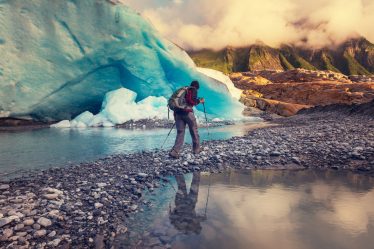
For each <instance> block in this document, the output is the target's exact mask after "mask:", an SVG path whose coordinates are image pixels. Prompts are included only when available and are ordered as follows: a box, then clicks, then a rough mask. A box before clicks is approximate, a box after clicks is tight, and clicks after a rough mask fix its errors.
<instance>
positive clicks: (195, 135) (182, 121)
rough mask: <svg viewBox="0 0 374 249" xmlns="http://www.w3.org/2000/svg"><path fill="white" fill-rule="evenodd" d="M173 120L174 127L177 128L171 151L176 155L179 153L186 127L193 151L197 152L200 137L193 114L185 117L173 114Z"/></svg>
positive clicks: (190, 113)
mask: <svg viewBox="0 0 374 249" xmlns="http://www.w3.org/2000/svg"><path fill="white" fill-rule="evenodd" d="M174 118H175V125H176V127H177V138H176V139H175V145H174V147H173V150H174V151H175V152H177V153H179V152H180V151H181V149H182V147H183V144H184V133H185V130H186V125H188V128H189V130H190V134H191V138H192V145H193V151H194V152H198V151H199V149H200V137H199V132H198V130H197V123H196V117H195V115H194V114H193V112H189V113H188V114H185V115H183V114H182V115H180V114H175V115H174Z"/></svg>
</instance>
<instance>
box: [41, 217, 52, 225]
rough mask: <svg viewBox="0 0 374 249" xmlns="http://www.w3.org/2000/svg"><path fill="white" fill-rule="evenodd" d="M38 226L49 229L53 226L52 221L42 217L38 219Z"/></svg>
mask: <svg viewBox="0 0 374 249" xmlns="http://www.w3.org/2000/svg"><path fill="white" fill-rule="evenodd" d="M38 224H40V225H42V226H43V227H49V226H50V225H52V221H51V220H50V219H47V218H44V217H40V218H39V219H38Z"/></svg>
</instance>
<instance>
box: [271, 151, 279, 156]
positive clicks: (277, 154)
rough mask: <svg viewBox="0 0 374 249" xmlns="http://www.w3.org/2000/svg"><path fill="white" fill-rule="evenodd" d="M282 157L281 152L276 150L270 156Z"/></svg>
mask: <svg viewBox="0 0 374 249" xmlns="http://www.w3.org/2000/svg"><path fill="white" fill-rule="evenodd" d="M280 155H281V153H280V152H279V151H276V150H275V151H273V152H271V153H270V156H280Z"/></svg>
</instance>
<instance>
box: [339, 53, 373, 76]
mask: <svg viewBox="0 0 374 249" xmlns="http://www.w3.org/2000/svg"><path fill="white" fill-rule="evenodd" d="M343 57H344V59H346V63H347V69H348V74H350V75H369V74H370V72H369V71H368V70H367V69H366V68H364V67H363V66H362V65H361V64H360V63H358V61H357V60H356V59H355V58H353V57H352V56H351V55H350V54H349V53H348V52H344V54H343Z"/></svg>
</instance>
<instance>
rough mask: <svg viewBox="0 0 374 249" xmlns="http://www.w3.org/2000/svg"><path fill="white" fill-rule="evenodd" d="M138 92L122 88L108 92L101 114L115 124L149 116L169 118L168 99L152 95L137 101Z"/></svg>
mask: <svg viewBox="0 0 374 249" xmlns="http://www.w3.org/2000/svg"><path fill="white" fill-rule="evenodd" d="M136 96H137V94H136V93H135V92H133V91H131V90H128V89H125V88H121V89H118V90H115V91H112V92H109V93H107V95H106V96H105V100H104V102H103V107H102V111H101V112H100V114H101V115H102V116H104V117H106V119H107V120H108V121H110V122H112V123H113V124H122V123H125V122H126V121H129V120H140V119H147V118H158V119H163V118H167V100H166V99H165V98H164V97H154V96H150V97H147V98H145V99H144V100H142V101H140V102H138V103H136V102H135V99H136Z"/></svg>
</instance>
